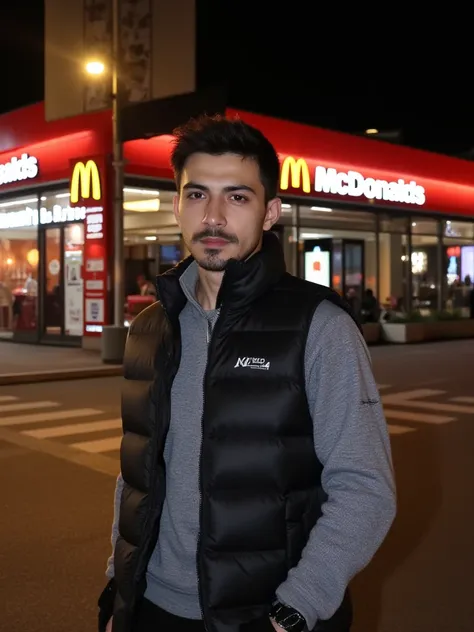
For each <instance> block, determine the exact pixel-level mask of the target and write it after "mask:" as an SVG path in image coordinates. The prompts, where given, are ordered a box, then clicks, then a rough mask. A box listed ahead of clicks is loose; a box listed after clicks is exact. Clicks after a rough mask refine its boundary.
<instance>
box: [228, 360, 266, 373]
mask: <svg viewBox="0 0 474 632" xmlns="http://www.w3.org/2000/svg"><path fill="white" fill-rule="evenodd" d="M239 367H242V368H243V369H259V370H260V371H268V369H269V368H270V362H267V360H266V359H265V358H239V359H238V360H237V362H236V364H235V366H234V369H238V368H239Z"/></svg>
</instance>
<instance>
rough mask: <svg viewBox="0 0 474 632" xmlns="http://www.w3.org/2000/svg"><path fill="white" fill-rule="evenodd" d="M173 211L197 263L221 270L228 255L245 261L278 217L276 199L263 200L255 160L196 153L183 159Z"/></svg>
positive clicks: (261, 186)
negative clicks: (178, 189)
mask: <svg viewBox="0 0 474 632" xmlns="http://www.w3.org/2000/svg"><path fill="white" fill-rule="evenodd" d="M174 212H175V216H176V220H177V222H178V224H179V226H180V228H181V232H182V234H183V239H184V242H185V244H186V246H187V247H188V249H189V251H190V252H191V254H192V255H193V257H194V258H195V259H196V261H197V262H198V264H199V265H200V266H201V267H202V268H204V269H205V270H211V271H215V272H222V271H223V270H224V269H225V267H226V265H227V262H228V261H229V259H239V260H245V259H247V258H248V257H249V256H251V255H252V254H254V253H255V252H256V251H257V250H259V249H260V247H261V242H262V233H263V231H264V230H269V229H270V228H271V227H272V226H273V224H275V222H277V221H278V218H279V217H280V213H281V202H280V200H279V199H278V198H275V199H273V200H271V201H270V202H268V203H267V204H265V191H264V187H263V184H262V183H261V181H260V171H259V168H258V164H257V163H256V162H255V160H252V159H250V158H242V157H241V156H237V155H235V154H223V155H221V156H212V155H210V154H201V153H199V154H193V155H192V156H191V157H190V158H189V159H188V160H187V161H186V164H185V168H184V170H183V173H182V177H181V183H180V191H179V192H178V196H177V197H176V198H175V201H174Z"/></svg>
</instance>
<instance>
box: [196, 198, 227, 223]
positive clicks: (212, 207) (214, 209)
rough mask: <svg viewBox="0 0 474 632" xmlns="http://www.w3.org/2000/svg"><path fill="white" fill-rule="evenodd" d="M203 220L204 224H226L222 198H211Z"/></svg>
mask: <svg viewBox="0 0 474 632" xmlns="http://www.w3.org/2000/svg"><path fill="white" fill-rule="evenodd" d="M202 221H203V224H208V225H209V226H225V225H226V223H227V222H226V217H225V208H224V205H223V203H222V201H221V200H218V199H212V198H211V199H210V200H209V202H208V203H207V205H206V212H205V214H204V217H203V219H202Z"/></svg>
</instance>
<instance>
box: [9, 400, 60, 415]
mask: <svg viewBox="0 0 474 632" xmlns="http://www.w3.org/2000/svg"><path fill="white" fill-rule="evenodd" d="M56 406H59V404H58V403H57V402H23V403H20V404H5V405H2V404H0V413H14V412H16V411H17V410H38V409H40V408H55V407H56Z"/></svg>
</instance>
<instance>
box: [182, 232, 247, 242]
mask: <svg viewBox="0 0 474 632" xmlns="http://www.w3.org/2000/svg"><path fill="white" fill-rule="evenodd" d="M208 237H214V238H215V239H225V240H226V241H228V242H229V243H230V244H238V243H239V239H238V237H237V235H232V234H231V233H226V232H225V230H222V229H221V228H206V229H205V230H202V231H201V232H199V233H194V235H193V240H192V241H193V243H196V242H198V241H201V239H206V238H208Z"/></svg>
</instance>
